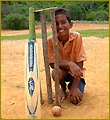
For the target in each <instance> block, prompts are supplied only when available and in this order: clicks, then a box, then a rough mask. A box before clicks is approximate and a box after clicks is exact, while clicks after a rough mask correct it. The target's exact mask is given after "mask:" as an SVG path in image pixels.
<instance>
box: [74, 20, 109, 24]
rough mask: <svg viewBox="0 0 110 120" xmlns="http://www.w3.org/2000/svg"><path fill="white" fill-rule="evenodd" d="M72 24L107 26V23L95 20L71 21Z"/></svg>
mask: <svg viewBox="0 0 110 120" xmlns="http://www.w3.org/2000/svg"><path fill="white" fill-rule="evenodd" d="M72 22H73V24H75V23H86V24H109V21H97V20H94V21H86V20H84V21H83V20H80V21H79V20H75V21H74V20H72Z"/></svg>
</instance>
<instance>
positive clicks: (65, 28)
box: [55, 14, 73, 40]
mask: <svg viewBox="0 0 110 120" xmlns="http://www.w3.org/2000/svg"><path fill="white" fill-rule="evenodd" d="M55 19H56V27H57V34H58V38H59V39H60V40H64V39H65V40H66V39H67V38H68V37H69V29H70V28H71V27H72V25H73V23H72V22H70V23H69V21H68V20H67V18H66V15H64V14H58V15H56V16H55Z"/></svg>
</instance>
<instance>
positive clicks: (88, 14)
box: [86, 11, 96, 21]
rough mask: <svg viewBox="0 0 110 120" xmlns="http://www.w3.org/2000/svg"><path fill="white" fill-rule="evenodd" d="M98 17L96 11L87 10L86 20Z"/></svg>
mask: <svg viewBox="0 0 110 120" xmlns="http://www.w3.org/2000/svg"><path fill="white" fill-rule="evenodd" d="M95 17H96V13H95V12H94V11H92V12H90V13H89V12H86V20H87V21H93V20H94V19H95Z"/></svg>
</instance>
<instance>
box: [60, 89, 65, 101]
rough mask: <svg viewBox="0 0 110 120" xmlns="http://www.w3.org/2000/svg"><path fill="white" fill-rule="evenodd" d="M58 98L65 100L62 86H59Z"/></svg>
mask: <svg viewBox="0 0 110 120" xmlns="http://www.w3.org/2000/svg"><path fill="white" fill-rule="evenodd" d="M60 99H62V100H65V99H66V97H65V92H64V91H63V88H60Z"/></svg>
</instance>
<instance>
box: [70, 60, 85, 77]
mask: <svg viewBox="0 0 110 120" xmlns="http://www.w3.org/2000/svg"><path fill="white" fill-rule="evenodd" d="M68 66H69V69H70V71H71V73H72V75H73V76H74V78H81V76H83V72H82V70H81V68H80V67H79V66H78V65H76V64H75V63H74V62H68Z"/></svg>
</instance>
